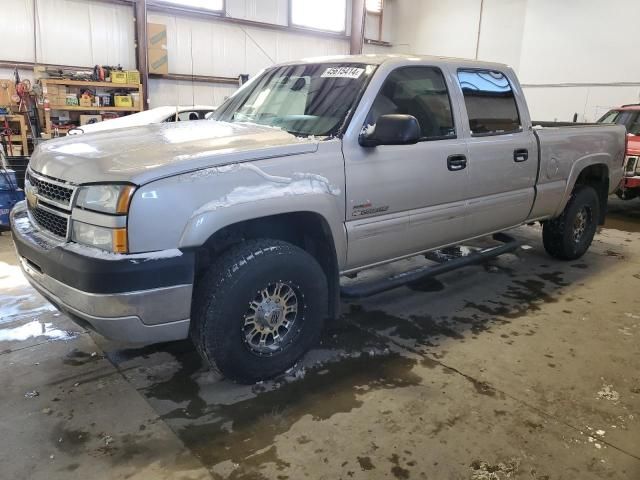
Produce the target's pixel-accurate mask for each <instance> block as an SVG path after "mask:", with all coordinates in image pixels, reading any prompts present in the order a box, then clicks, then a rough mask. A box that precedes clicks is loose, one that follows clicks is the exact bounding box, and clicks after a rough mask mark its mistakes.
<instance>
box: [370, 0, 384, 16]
mask: <svg viewBox="0 0 640 480" xmlns="http://www.w3.org/2000/svg"><path fill="white" fill-rule="evenodd" d="M367 12H369V13H380V12H382V0H367Z"/></svg>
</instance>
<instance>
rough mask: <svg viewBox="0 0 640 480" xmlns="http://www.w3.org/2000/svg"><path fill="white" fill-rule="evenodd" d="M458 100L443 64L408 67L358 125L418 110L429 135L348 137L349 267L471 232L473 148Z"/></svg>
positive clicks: (393, 74)
mask: <svg viewBox="0 0 640 480" xmlns="http://www.w3.org/2000/svg"><path fill="white" fill-rule="evenodd" d="M451 105H452V103H451V99H450V96H449V88H448V85H447V81H446V80H445V77H444V75H443V73H442V71H441V70H440V69H439V68H436V67H431V66H411V67H401V68H398V69H396V70H393V71H392V72H391V73H390V74H389V75H388V77H387V78H386V80H385V81H384V83H383V84H382V87H381V88H380V91H379V92H378V94H377V96H376V98H375V100H374V102H373V104H372V106H371V109H370V111H369V114H368V116H367V119H366V122H365V123H364V124H363V125H360V126H358V127H360V128H362V129H363V130H365V129H368V128H374V127H375V124H376V121H377V118H378V117H379V116H380V115H385V114H407V115H413V116H414V117H416V118H417V119H418V122H419V124H420V128H421V133H422V138H421V140H420V142H418V143H417V144H415V145H381V146H378V147H375V148H365V147H362V146H360V145H359V144H358V143H357V142H350V143H349V142H346V143H345V146H344V155H345V173H346V184H347V189H346V191H347V205H346V228H347V236H348V242H349V243H348V253H347V268H348V269H353V268H357V267H361V266H365V265H371V264H374V263H377V262H381V261H385V260H389V259H392V258H397V257H402V256H406V255H409V254H411V253H417V252H419V251H422V250H426V249H428V248H433V247H436V246H440V245H443V244H447V243H450V242H452V241H455V240H456V239H459V238H461V236H462V237H464V229H465V228H466V227H465V218H464V217H465V214H466V205H465V200H466V198H467V190H468V188H469V175H468V169H467V150H466V142H465V141H464V140H463V139H462V138H460V135H459V133H458V129H457V126H456V123H457V122H456V121H455V120H454V119H456V120H457V118H456V117H457V115H454V112H453V109H452V106H451Z"/></svg>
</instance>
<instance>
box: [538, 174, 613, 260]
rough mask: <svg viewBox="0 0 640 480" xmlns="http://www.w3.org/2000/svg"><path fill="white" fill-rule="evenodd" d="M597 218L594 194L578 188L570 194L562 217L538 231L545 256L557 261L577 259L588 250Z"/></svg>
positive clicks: (598, 203) (598, 201) (597, 204)
mask: <svg viewBox="0 0 640 480" xmlns="http://www.w3.org/2000/svg"><path fill="white" fill-rule="evenodd" d="M599 218H600V200H599V199H598V194H597V193H596V191H595V190H594V189H593V188H592V187H590V186H587V185H579V186H577V187H576V188H575V190H574V191H573V193H572V194H571V198H570V199H569V202H568V203H567V206H566V207H565V209H564V211H563V212H562V214H561V215H560V216H559V217H557V218H554V219H552V220H547V221H546V222H545V223H544V225H543V227H542V242H543V244H544V248H545V250H546V251H547V253H548V254H549V255H551V256H552V257H555V258H559V259H561V260H575V259H577V258H580V257H581V256H582V255H584V254H585V252H586V251H587V250H588V249H589V247H590V246H591V242H592V241H593V237H594V235H595V234H596V229H597V227H598V219H599Z"/></svg>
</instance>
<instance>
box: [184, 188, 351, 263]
mask: <svg viewBox="0 0 640 480" xmlns="http://www.w3.org/2000/svg"><path fill="white" fill-rule="evenodd" d="M293 188H294V189H298V191H297V193H294V194H291V195H288V194H285V193H284V189H283V188H282V187H278V186H269V187H267V186H264V185H263V186H258V187H256V188H244V187H242V189H241V191H239V192H235V193H233V192H232V194H230V195H226V196H223V197H221V198H219V199H216V200H212V201H211V202H208V203H206V204H205V205H203V206H202V207H200V208H199V209H198V210H196V211H195V212H194V213H193V215H192V216H191V217H190V218H189V221H188V222H187V224H186V226H185V228H184V230H183V232H182V235H181V237H180V241H179V248H191V247H197V246H200V245H203V244H204V243H205V242H206V241H207V240H208V239H209V238H210V237H211V236H212V235H213V234H214V233H216V232H218V231H220V230H221V229H223V228H224V227H228V226H230V225H233V224H236V223H240V222H243V221H247V220H254V219H258V218H263V217H269V216H272V215H280V214H287V213H297V212H310V213H315V214H318V215H320V216H321V217H322V218H323V219H324V220H325V221H326V223H327V225H329V228H330V230H331V235H332V237H333V242H334V245H335V248H336V254H337V256H338V263H339V264H343V262H344V260H345V259H346V242H345V232H344V223H342V222H341V221H340V218H341V217H340V215H341V211H340V208H339V204H338V202H337V198H336V192H335V190H334V191H333V193H332V191H330V190H325V186H324V185H322V184H320V183H317V181H308V180H306V181H303V182H302V183H301V184H298V185H297V186H294V187H293ZM239 189H240V187H239ZM251 198H254V200H251ZM245 199H246V201H245Z"/></svg>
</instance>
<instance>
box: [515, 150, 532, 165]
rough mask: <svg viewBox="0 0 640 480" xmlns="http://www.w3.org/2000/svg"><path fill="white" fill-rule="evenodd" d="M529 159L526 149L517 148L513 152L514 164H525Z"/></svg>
mask: <svg viewBox="0 0 640 480" xmlns="http://www.w3.org/2000/svg"><path fill="white" fill-rule="evenodd" d="M528 159H529V150H527V149H526V148H519V149H517V150H514V151H513V161H514V162H526V161H527V160H528Z"/></svg>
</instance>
